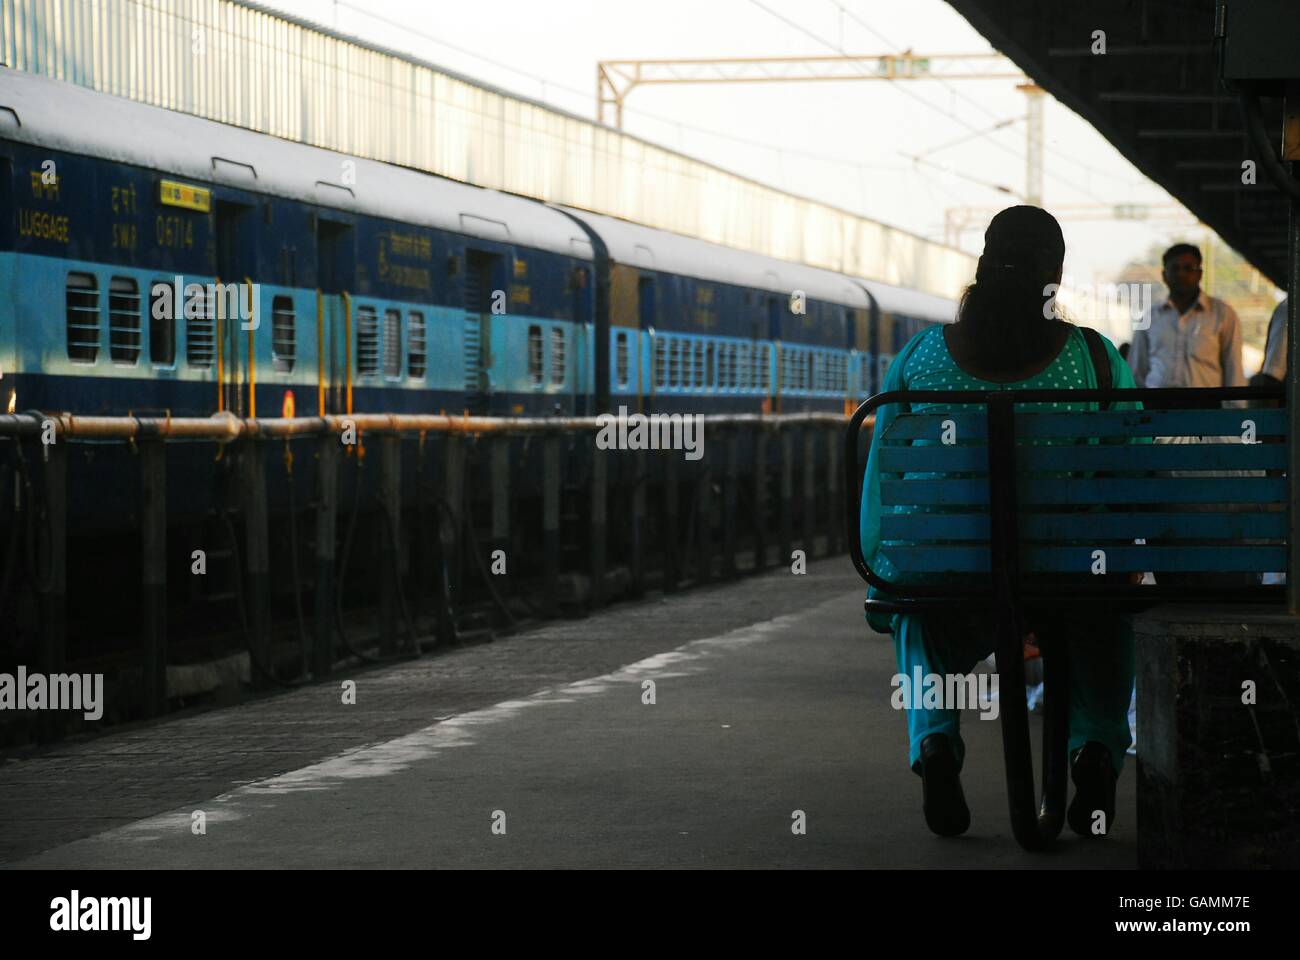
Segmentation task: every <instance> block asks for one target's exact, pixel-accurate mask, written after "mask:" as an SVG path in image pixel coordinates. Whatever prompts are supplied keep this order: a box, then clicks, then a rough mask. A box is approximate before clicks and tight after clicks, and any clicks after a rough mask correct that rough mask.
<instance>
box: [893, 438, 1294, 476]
mask: <svg viewBox="0 0 1300 960" xmlns="http://www.w3.org/2000/svg"><path fill="white" fill-rule="evenodd" d="M1017 457H1018V459H1019V466H1020V469H1022V470H1025V471H1035V470H1038V471H1057V470H1078V471H1098V470H1123V471H1126V472H1130V473H1135V472H1140V471H1144V470H1283V469H1285V468H1286V461H1287V448H1286V445H1285V444H1281V443H1141V444H1117V445H1116V444H1070V445H1065V444H1060V445H1055V446H1021V447H1020V448H1019V449H1018V450H1017ZM988 463H989V459H988V448H987V447H985V446H978V445H975V446H958V445H949V446H945V445H943V444H934V445H929V446H924V447H903V446H896V447H890V446H885V447H881V448H880V469H881V470H882V471H883V472H886V473H986V472H987V471H988Z"/></svg>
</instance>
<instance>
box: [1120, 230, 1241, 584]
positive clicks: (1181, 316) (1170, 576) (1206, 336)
mask: <svg viewBox="0 0 1300 960" xmlns="http://www.w3.org/2000/svg"><path fill="white" fill-rule="evenodd" d="M1163 260H1164V271H1163V273H1162V276H1163V277H1164V281H1165V285H1166V286H1168V288H1169V296H1168V297H1167V298H1166V299H1165V300H1164V302H1163V303H1159V304H1154V303H1153V304H1152V305H1151V309H1150V310H1148V311H1147V312H1146V314H1145V316H1144V317H1143V329H1139V330H1135V331H1133V346H1132V348H1131V349H1130V350H1129V355H1128V363H1129V367H1131V368H1132V370H1133V380H1134V381H1135V382H1136V383H1137V385H1138V386H1139V387H1151V388H1158V387H1244V386H1245V385H1246V376H1245V374H1244V373H1243V371H1242V368H1241V321H1239V320H1238V319H1237V313H1236V311H1235V310H1233V309H1232V307H1230V306H1228V305H1227V304H1226V303H1224V302H1223V301H1222V300H1220V299H1218V298H1217V297H1211V296H1210V295H1209V294H1207V293H1204V292H1202V290H1201V251H1200V250H1199V249H1197V248H1196V247H1194V246H1192V245H1191V244H1190V243H1176V244H1174V245H1173V246H1172V247H1170V248H1169V249H1168V250H1166V251H1165V255H1164V258H1163ZM1245 405H1246V404H1245V401H1230V402H1228V403H1227V404H1226V406H1229V407H1244V406H1245ZM1143 406H1144V407H1147V408H1151V407H1155V406H1158V404H1154V403H1151V402H1148V401H1143ZM1226 439H1227V438H1217V437H1202V438H1201V439H1200V441H1199V442H1201V443H1215V442H1224V441H1225V440H1226ZM1162 441H1164V442H1174V443H1180V442H1181V443H1197V442H1198V441H1197V439H1196V438H1195V437H1157V438H1156V442H1157V443H1160V442H1162ZM1175 475H1176V474H1175ZM1203 475H1208V476H1223V477H1227V476H1245V475H1248V474H1246V473H1244V472H1237V471H1224V472H1221V473H1213V474H1203ZM1206 509H1213V508H1212V507H1207V508H1206ZM1156 582H1157V583H1161V584H1167V585H1179V586H1189V587H1190V586H1207V587H1210V586H1212V587H1226V588H1232V587H1236V586H1248V585H1253V584H1258V583H1259V574H1257V573H1222V574H1201V573H1175V572H1172V571H1164V572H1161V571H1157V573H1156Z"/></svg>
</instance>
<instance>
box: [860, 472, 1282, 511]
mask: <svg viewBox="0 0 1300 960" xmlns="http://www.w3.org/2000/svg"><path fill="white" fill-rule="evenodd" d="M1286 483H1287V482H1286V478H1285V477H1140V478H1102V479H1098V478H1092V479H1087V480H1082V479H1069V478H1067V479H1050V478H1042V479H1037V478H1032V477H1031V478H1029V479H1028V480H1025V481H1023V482H1022V484H1021V488H1020V491H1019V494H1020V503H1021V504H1022V505H1026V504H1052V503H1069V504H1094V503H1101V504H1107V503H1113V504H1124V505H1127V504H1134V503H1217V504H1223V503H1285V502H1286V495H1287V491H1286ZM880 499H881V502H882V503H883V504H886V505H889V506H937V505H943V504H947V505H969V506H977V505H984V504H987V503H988V501H989V490H988V480H987V478H976V479H969V480H915V479H913V480H891V479H889V478H888V477H886V478H882V479H881V481H880Z"/></svg>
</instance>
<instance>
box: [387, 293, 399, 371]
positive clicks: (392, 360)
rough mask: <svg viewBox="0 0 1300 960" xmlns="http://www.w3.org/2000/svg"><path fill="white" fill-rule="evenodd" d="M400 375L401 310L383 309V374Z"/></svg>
mask: <svg viewBox="0 0 1300 960" xmlns="http://www.w3.org/2000/svg"><path fill="white" fill-rule="evenodd" d="M401 375H402V312H401V311H400V310H385V311H384V376H386V377H390V378H395V377H400V376H401Z"/></svg>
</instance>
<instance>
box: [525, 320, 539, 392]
mask: <svg viewBox="0 0 1300 960" xmlns="http://www.w3.org/2000/svg"><path fill="white" fill-rule="evenodd" d="M528 382H529V383H531V384H532V385H533V386H534V387H540V386H541V385H542V328H541V327H529V328H528Z"/></svg>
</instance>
